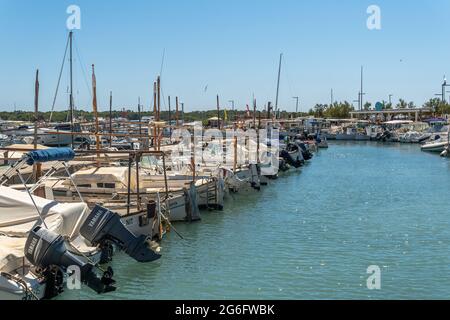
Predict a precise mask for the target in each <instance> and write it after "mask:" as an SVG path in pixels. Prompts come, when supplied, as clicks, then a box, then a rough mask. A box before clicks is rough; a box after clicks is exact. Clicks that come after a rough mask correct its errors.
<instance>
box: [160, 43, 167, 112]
mask: <svg viewBox="0 0 450 320" xmlns="http://www.w3.org/2000/svg"><path fill="white" fill-rule="evenodd" d="M165 59H166V48H164V50H163V55H162V59H161V69H160V71H159V80H160V83H161V82H162V72H163V68H164V61H165ZM160 90H161V96H162V101H163V105H164V110H166V109H167V107H166V99H165V98H164V92H163V89H162V87H160Z"/></svg>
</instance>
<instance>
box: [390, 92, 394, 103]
mask: <svg viewBox="0 0 450 320" xmlns="http://www.w3.org/2000/svg"><path fill="white" fill-rule="evenodd" d="M393 96H394V95H393V94H390V95H389V104H390V105H392V97H393Z"/></svg>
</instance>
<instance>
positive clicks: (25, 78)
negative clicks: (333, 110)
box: [0, 0, 450, 110]
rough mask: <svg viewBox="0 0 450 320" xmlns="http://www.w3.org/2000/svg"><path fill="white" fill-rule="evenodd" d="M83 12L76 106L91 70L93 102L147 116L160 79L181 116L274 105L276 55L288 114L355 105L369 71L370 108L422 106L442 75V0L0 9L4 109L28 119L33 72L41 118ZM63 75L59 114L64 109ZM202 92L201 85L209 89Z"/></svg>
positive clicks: (254, 0)
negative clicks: (336, 103) (372, 10)
mask: <svg viewBox="0 0 450 320" xmlns="http://www.w3.org/2000/svg"><path fill="white" fill-rule="evenodd" d="M70 4H76V5H78V6H80V8H81V13H82V16H81V19H82V25H81V27H82V29H81V30H79V31H77V32H76V35H75V37H76V43H77V46H78V49H79V52H80V56H81V59H79V58H78V56H77V55H75V58H76V59H77V60H80V61H76V62H75V63H76V64H75V66H76V68H75V69H76V75H75V84H76V88H77V96H76V100H77V101H76V103H77V105H78V106H83V108H84V109H87V110H90V101H89V100H90V97H89V93H88V89H87V84H86V80H85V77H84V75H83V72H82V71H81V66H80V65H81V64H82V65H83V68H84V69H85V72H89V73H88V74H87V80H88V81H89V85H90V65H91V64H92V63H95V65H96V73H97V84H98V96H99V105H100V109H101V110H106V109H107V105H108V95H109V91H110V90H112V91H113V92H114V105H115V106H117V107H119V106H129V107H136V105H137V98H138V96H141V99H142V103H143V104H144V105H145V108H146V109H149V108H150V107H149V105H150V102H151V97H152V83H153V80H154V79H155V77H156V76H157V75H158V74H159V72H160V66H161V60H162V54H163V50H164V49H165V63H164V68H163V73H162V79H163V90H164V94H165V95H166V96H167V95H171V96H175V95H178V96H180V99H182V100H183V101H184V102H185V106H186V110H192V109H206V108H212V107H214V106H215V95H216V94H217V93H218V94H219V95H220V97H221V101H222V105H228V106H229V105H230V104H229V103H228V100H232V99H233V100H235V101H236V105H237V107H239V108H245V104H247V103H248V104H250V103H251V98H252V94H253V93H254V94H255V97H256V98H257V100H258V104H259V107H262V105H263V104H264V103H265V102H266V101H268V100H270V101H274V100H275V92H276V75H277V68H278V57H279V54H280V52H283V53H284V57H285V60H284V63H283V73H282V77H281V91H280V103H279V105H280V106H281V107H282V108H283V109H287V110H293V109H294V108H295V106H294V100H293V99H292V96H297V95H298V96H300V99H301V109H303V110H307V109H308V108H310V107H312V106H313V105H314V104H315V103H328V102H329V100H330V90H331V88H333V89H334V95H335V99H336V100H349V101H352V100H354V99H356V98H357V93H358V90H359V68H360V65H364V66H365V70H366V71H365V78H366V81H365V91H366V92H367V96H366V99H368V100H369V101H371V102H375V101H378V100H383V99H385V100H387V99H388V95H389V94H390V93H392V94H394V99H398V98H404V99H406V100H408V101H415V102H416V103H418V104H422V103H423V102H424V101H425V100H426V99H428V98H430V97H431V96H433V95H434V94H435V93H438V92H440V85H441V82H442V77H443V75H444V74H448V75H449V77H450V59H449V58H450V37H449V35H450V33H449V31H450V30H449V23H450V2H449V1H446V0H433V1H425V0H423V1H406V0H396V1H391V0H389V1H388V0H371V1H365V0H343V1H332V0H317V1H312V0H310V1H299V0H292V1H287V0H280V1H275V0H239V1H238V0H227V1H225V0H220V1H219V0H208V1H207V0H191V1H182V0H179V1H175V0H167V1H154V0H145V1H144V0H141V1H137V0H136V1H133V0H129V1H119V0H111V1H103V0H71V1H65V0H58V1H50V0H45V1H44V0H42V1H31V0H29V1H25V0H0V43H1V47H0V108H1V109H2V110H13V108H14V104H16V105H17V108H18V109H19V108H20V109H24V110H25V109H26V110H31V109H32V105H33V90H34V89H33V87H34V72H35V69H36V68H39V69H40V74H41V78H40V84H41V108H42V109H43V110H49V109H50V106H51V103H52V99H53V95H54V92H55V88H56V82H57V77H58V72H59V68H60V65H61V60H62V57H63V52H64V46H65V42H66V36H67V33H68V31H67V30H66V19H67V17H68V15H67V14H66V8H67V6H68V5H70ZM371 4H376V5H378V6H380V7H381V14H382V17H381V19H382V29H381V30H379V31H370V30H368V29H367V27H366V20H367V17H368V14H367V13H366V9H367V7H368V6H369V5H371ZM67 85H68V72H64V75H63V81H62V88H61V92H60V96H59V98H58V102H57V106H56V109H57V110H65V109H67V95H66V94H65V92H66V89H67ZM205 86H208V89H207V91H206V92H205V90H204V89H205Z"/></svg>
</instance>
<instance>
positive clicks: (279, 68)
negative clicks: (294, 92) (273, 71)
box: [275, 53, 283, 118]
mask: <svg viewBox="0 0 450 320" xmlns="http://www.w3.org/2000/svg"><path fill="white" fill-rule="evenodd" d="M282 60H283V54H282V53H280V64H279V65H278V81H277V96H276V98H275V118H276V116H277V112H278V94H279V92H280V76H281V62H282Z"/></svg>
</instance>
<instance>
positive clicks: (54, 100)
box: [49, 37, 69, 122]
mask: <svg viewBox="0 0 450 320" xmlns="http://www.w3.org/2000/svg"><path fill="white" fill-rule="evenodd" d="M68 48H69V37H67V42H66V49H65V50H64V57H63V61H62V64H61V69H60V70H59V76H58V83H57V84H56V91H55V96H54V97H53V103H52V109H51V112H50V119H49V122H52V117H53V111H54V110H55V104H56V98H57V97H58V91H59V85H60V84H61V77H62V73H63V71H64V64H65V62H66V56H67V49H68Z"/></svg>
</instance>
